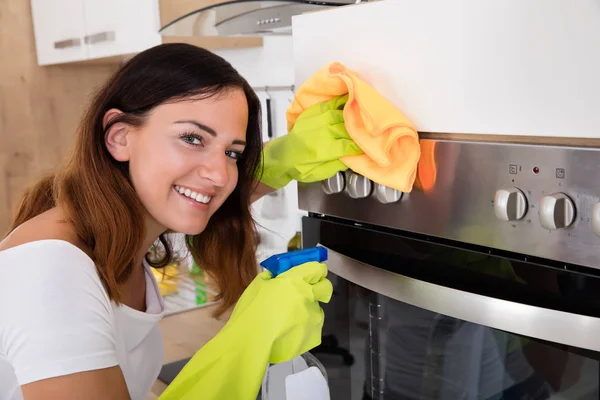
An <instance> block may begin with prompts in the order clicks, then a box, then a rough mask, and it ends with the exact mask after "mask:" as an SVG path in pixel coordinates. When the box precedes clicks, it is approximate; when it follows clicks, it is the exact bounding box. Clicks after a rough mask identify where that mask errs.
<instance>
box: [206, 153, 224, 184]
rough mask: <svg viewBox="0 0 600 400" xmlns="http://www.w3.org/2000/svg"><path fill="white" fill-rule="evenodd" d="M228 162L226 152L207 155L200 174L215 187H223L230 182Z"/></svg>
mask: <svg viewBox="0 0 600 400" xmlns="http://www.w3.org/2000/svg"><path fill="white" fill-rule="evenodd" d="M227 161H228V160H227V156H226V155H225V152H224V151H212V152H211V153H210V155H209V154H207V155H206V158H205V160H203V163H202V167H201V168H200V169H199V171H198V173H199V174H200V176H201V177H203V178H205V179H209V180H210V181H212V183H213V184H214V185H215V186H217V187H223V186H225V185H226V184H227V182H229V174H228V173H227Z"/></svg>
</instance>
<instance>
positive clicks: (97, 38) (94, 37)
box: [84, 31, 117, 44]
mask: <svg viewBox="0 0 600 400" xmlns="http://www.w3.org/2000/svg"><path fill="white" fill-rule="evenodd" d="M116 38H117V36H116V34H115V31H106V32H98V33H94V34H91V35H86V36H85V37H84V40H85V43H87V44H94V43H100V42H114V41H115V40H116Z"/></svg>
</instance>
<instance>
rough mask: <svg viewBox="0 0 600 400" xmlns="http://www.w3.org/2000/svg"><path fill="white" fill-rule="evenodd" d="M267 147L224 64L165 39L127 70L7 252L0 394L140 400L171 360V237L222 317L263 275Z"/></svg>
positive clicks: (37, 194)
mask: <svg viewBox="0 0 600 400" xmlns="http://www.w3.org/2000/svg"><path fill="white" fill-rule="evenodd" d="M261 149H262V143H261V133H260V103H259V100H258V98H257V96H256V95H255V94H254V92H253V91H252V89H251V88H250V86H249V85H248V83H247V82H246V81H245V80H244V79H243V78H242V77H241V76H240V75H239V74H238V73H237V71H235V70H234V69H233V67H232V66H231V65H230V64H229V63H227V62H226V61H225V60H223V59H222V58H220V57H218V56H216V55H214V54H212V53H210V52H208V51H206V50H203V49H200V48H197V47H193V46H189V45H184V44H170V45H161V46H157V47H154V48H152V49H149V50H147V51H145V52H143V53H141V54H139V55H137V56H136V57H134V58H133V59H132V60H131V61H129V62H128V63H127V64H126V65H124V66H123V67H122V69H121V70H120V71H118V72H117V73H116V74H115V76H114V77H113V78H112V79H111V80H110V81H109V82H108V83H107V84H106V85H105V86H104V87H103V88H102V89H101V90H100V91H99V92H98V93H97V94H96V96H95V97H94V99H93V101H92V103H91V106H90V107H89V108H88V110H87V112H86V114H85V116H84V118H83V120H82V123H81V125H80V127H79V130H78V134H77V137H76V141H75V146H74V147H73V149H72V152H71V155H70V157H69V158H68V160H67V162H66V163H65V164H64V166H63V167H62V168H60V169H59V170H58V172H57V173H56V174H55V175H52V176H49V177H46V178H44V179H43V180H41V181H40V182H39V183H37V184H36V185H34V186H33V187H32V188H31V189H29V190H28V191H27V192H26V194H25V196H24V198H23V200H22V202H21V204H20V206H19V207H18V211H17V213H16V216H15V218H14V221H13V223H12V226H11V229H10V234H9V235H8V236H7V237H6V238H5V239H4V240H3V241H2V242H0V272H2V276H3V278H2V279H1V280H0V377H1V378H0V399H21V398H25V399H26V400H30V399H34V400H35V399H41V398H44V399H46V398H57V399H58V398H60V399H82V398H85V399H117V400H118V399H128V398H132V399H144V398H145V396H146V395H147V393H148V392H149V390H150V387H151V385H152V383H153V381H154V380H155V379H156V377H157V375H158V372H159V370H160V367H161V364H162V357H163V353H162V338H161V335H160V331H159V328H158V325H157V324H158V321H159V320H160V318H161V317H162V313H163V309H164V306H163V303H162V299H161V297H160V294H159V290H158V288H157V285H156V282H155V280H154V278H153V276H152V273H151V271H150V267H151V266H152V267H162V266H165V265H167V264H168V263H169V262H170V261H171V258H172V257H171V254H172V252H171V249H170V245H169V243H168V241H167V240H166V239H165V237H164V235H165V233H167V232H170V231H173V232H180V233H184V234H186V235H188V241H189V243H190V245H189V249H190V251H191V253H192V255H193V256H194V258H195V259H196V260H197V261H198V262H199V263H200V264H201V265H202V266H203V267H204V268H205V269H206V270H207V272H208V273H209V274H210V275H211V277H212V278H213V279H214V281H215V283H216V285H217V286H218V288H219V289H220V298H221V300H222V301H221V303H220V306H219V308H218V310H217V314H221V313H223V312H224V311H226V310H227V309H229V308H231V306H232V305H234V303H236V301H237V300H238V299H239V298H240V296H241V295H242V293H243V292H244V290H245V288H246V287H247V286H248V285H249V284H250V283H251V282H252V281H253V279H255V277H256V275H257V272H258V268H257V265H256V260H255V250H256V232H255V229H254V225H253V221H252V217H251V213H250V203H251V198H258V197H260V196H261V194H265V193H267V192H268V191H269V188H268V187H266V186H264V185H260V184H258V185H257V184H256V183H255V181H254V179H253V178H254V176H256V175H257V171H258V169H259V163H260V157H261ZM157 238H158V240H159V241H160V243H161V244H162V247H163V248H164V250H165V251H164V253H165V256H164V257H163V258H162V259H161V260H149V259H148V258H147V253H148V250H149V248H150V247H151V245H152V244H153V243H158V242H157ZM273 280H275V279H273ZM313 301H314V299H313Z"/></svg>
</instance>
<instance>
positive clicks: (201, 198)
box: [175, 185, 211, 204]
mask: <svg viewBox="0 0 600 400" xmlns="http://www.w3.org/2000/svg"><path fill="white" fill-rule="evenodd" d="M175 190H176V191H178V192H179V193H180V194H182V195H184V196H185V197H189V198H191V199H193V200H196V201H197V202H198V203H204V204H207V203H208V202H209V201H210V199H211V197H209V196H204V195H202V194H200V193H196V192H194V191H192V190H191V189H186V188H184V187H181V186H178V185H175Z"/></svg>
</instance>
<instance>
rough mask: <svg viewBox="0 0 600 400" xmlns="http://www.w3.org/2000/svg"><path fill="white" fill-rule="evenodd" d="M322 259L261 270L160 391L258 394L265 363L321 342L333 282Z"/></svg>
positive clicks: (241, 399)
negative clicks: (213, 333)
mask: <svg viewBox="0 0 600 400" xmlns="http://www.w3.org/2000/svg"><path fill="white" fill-rule="evenodd" d="M326 275H327V267H326V265H325V264H324V263H317V262H309V263H306V264H302V265H299V266H297V267H294V268H292V269H290V270H288V271H286V272H284V273H282V274H280V275H278V276H277V277H276V278H271V273H270V272H269V271H265V272H262V273H261V274H259V275H258V276H257V277H256V278H255V279H254V281H252V283H251V284H250V285H249V286H248V288H247V289H246V290H245V291H244V293H243V294H242V296H241V297H240V300H239V301H238V303H237V304H236V306H235V308H234V310H233V313H232V314H231V317H230V318H229V321H227V323H226V324H225V326H224V327H223V329H222V330H221V331H220V332H219V333H218V334H217V335H216V336H215V337H214V338H213V339H212V340H211V341H209V342H208V343H207V344H206V345H205V346H204V347H202V348H201V349H200V350H199V351H198V352H197V353H196V354H195V355H194V356H193V357H192V359H191V360H190V361H189V362H188V363H187V364H186V366H185V367H184V368H183V370H182V371H181V372H180V373H179V375H177V377H176V378H175V380H174V381H173V382H172V383H171V384H170V385H169V386H168V387H167V389H166V390H165V392H164V393H163V394H162V395H161V396H160V397H159V399H160V400H170V399H178V400H181V399H184V400H185V399H203V400H222V399H236V400H256V396H257V395H258V391H259V389H260V385H261V383H262V379H263V377H264V374H265V372H266V370H267V366H268V364H269V363H279V362H284V361H289V360H291V359H293V358H295V357H297V356H299V355H301V354H303V353H305V352H307V351H309V350H311V349H313V348H314V347H316V346H318V345H319V344H320V343H321V331H322V328H323V318H324V317H323V310H322V309H321V307H320V306H319V302H324V303H327V302H329V300H330V299H331V295H332V293H333V286H332V285H331V282H330V281H329V280H328V279H326Z"/></svg>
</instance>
